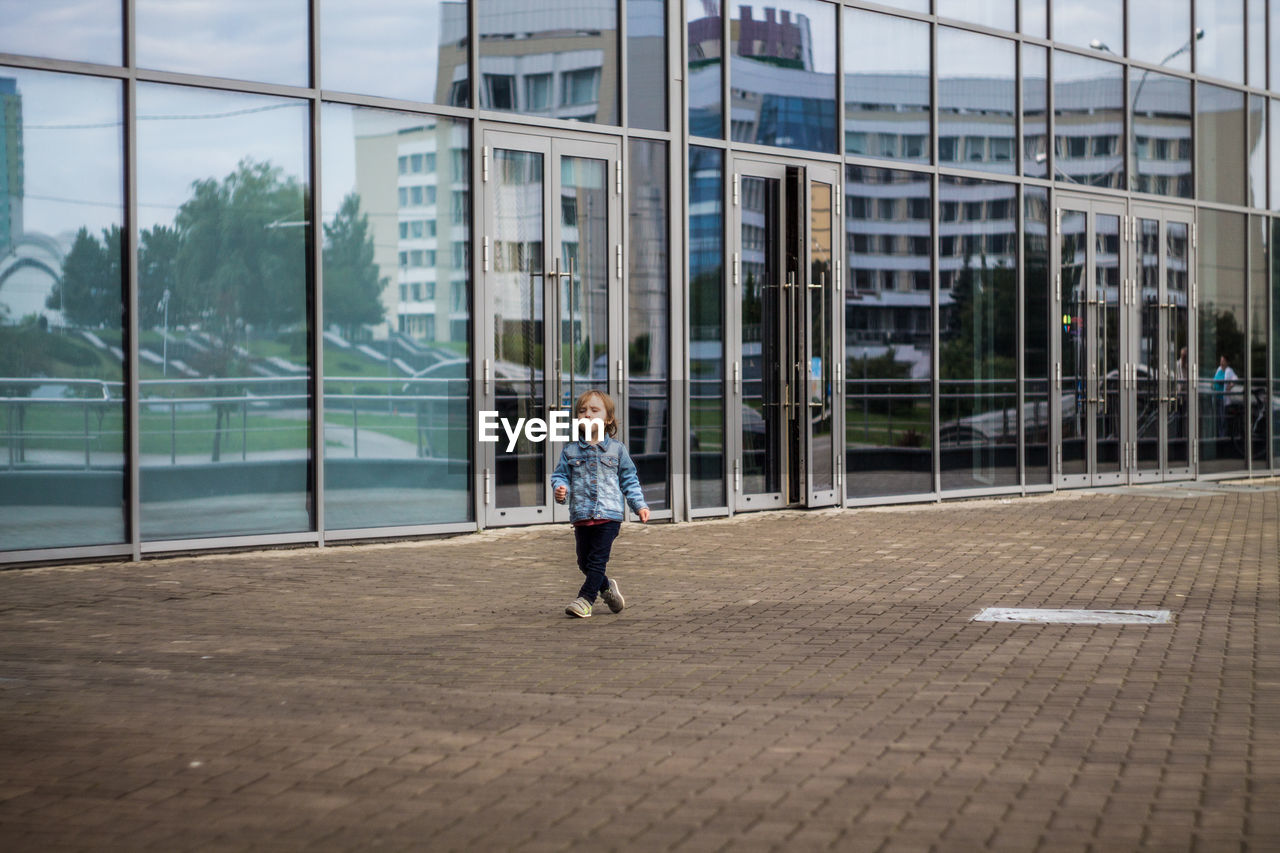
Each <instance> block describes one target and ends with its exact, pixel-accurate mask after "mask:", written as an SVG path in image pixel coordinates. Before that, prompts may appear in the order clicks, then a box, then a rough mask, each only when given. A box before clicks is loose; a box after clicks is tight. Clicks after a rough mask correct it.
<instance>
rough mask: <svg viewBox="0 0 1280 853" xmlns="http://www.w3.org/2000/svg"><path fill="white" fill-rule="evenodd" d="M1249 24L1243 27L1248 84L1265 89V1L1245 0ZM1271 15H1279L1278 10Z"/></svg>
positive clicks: (1279, 11)
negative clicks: (1246, 53)
mask: <svg viewBox="0 0 1280 853" xmlns="http://www.w3.org/2000/svg"><path fill="white" fill-rule="evenodd" d="M1247 3H1248V4H1249V5H1248V8H1247V9H1246V12H1247V13H1248V15H1249V24H1248V26H1246V27H1245V34H1246V35H1245V37H1246V38H1247V39H1248V44H1247V45H1246V48H1247V49H1248V51H1249V57H1248V60H1249V73H1248V75H1247V76H1248V80H1247V82H1248V84H1249V85H1250V86H1255V87H1257V88H1259V89H1265V88H1266V87H1267V0H1247ZM1273 14H1280V10H1277V12H1275V13H1273Z"/></svg>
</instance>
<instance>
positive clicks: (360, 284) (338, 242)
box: [324, 193, 390, 339]
mask: <svg viewBox="0 0 1280 853" xmlns="http://www.w3.org/2000/svg"><path fill="white" fill-rule="evenodd" d="M389 283H390V280H389V279H388V278H386V277H385V276H383V277H379V276H378V266H377V264H375V263H374V262H373V233H372V232H371V231H370V230H369V215H368V214H367V213H361V212H360V196H359V195H357V194H356V193H349V194H348V195H347V196H346V198H344V199H343V200H342V206H341V207H340V208H339V209H338V215H337V216H335V217H334V219H333V222H332V223H330V224H328V225H326V226H324V325H325V328H329V327H331V326H338V327H339V328H340V329H342V334H343V336H344V337H346V338H348V339H355V338H358V337H360V336H361V335H359V334H358V332H359V331H360V328H359V327H361V326H372V325H376V324H378V323H381V322H382V320H383V317H384V316H385V314H386V309H385V308H384V307H383V305H382V300H381V296H382V291H383V289H384V288H386V286H387V285H388V284H389Z"/></svg>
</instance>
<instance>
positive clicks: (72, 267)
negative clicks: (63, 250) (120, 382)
mask: <svg viewBox="0 0 1280 853" xmlns="http://www.w3.org/2000/svg"><path fill="white" fill-rule="evenodd" d="M120 272H121V269H120V227H119V226H118V225H113V226H111V227H110V228H107V229H104V230H103V232H102V239H101V240H99V239H98V238H97V237H94V236H93V235H92V234H90V233H89V229H87V228H81V229H80V230H79V231H78V232H76V237H75V240H74V241H73V242H72V244H71V250H70V251H69V252H67V257H66V259H65V260H64V261H63V262H62V277H61V278H60V279H58V281H57V282H55V283H54V285H53V289H52V291H51V292H50V293H49V297H48V299H47V300H46V301H45V307H46V308H48V309H50V310H52V311H59V312H61V313H62V316H63V321H64V322H65V323H67V324H68V325H71V326H78V327H80V328H85V329H101V328H108V329H118V328H120V325H121V321H122V317H121V314H122V305H123V302H124V300H123V299H121V292H122V287H123V280H122V279H121V277H120Z"/></svg>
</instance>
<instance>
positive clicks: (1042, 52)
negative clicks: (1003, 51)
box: [1022, 44, 1049, 178]
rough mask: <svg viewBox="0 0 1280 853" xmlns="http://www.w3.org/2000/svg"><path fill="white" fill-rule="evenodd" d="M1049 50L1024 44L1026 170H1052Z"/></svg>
mask: <svg viewBox="0 0 1280 853" xmlns="http://www.w3.org/2000/svg"><path fill="white" fill-rule="evenodd" d="M1048 89H1049V51H1048V50H1046V49H1045V48H1043V47H1039V46H1037V45H1034V44H1026V45H1023V46H1022V174H1024V175H1028V176H1030V177H1033V178H1044V177H1047V176H1048V174H1049V91H1048Z"/></svg>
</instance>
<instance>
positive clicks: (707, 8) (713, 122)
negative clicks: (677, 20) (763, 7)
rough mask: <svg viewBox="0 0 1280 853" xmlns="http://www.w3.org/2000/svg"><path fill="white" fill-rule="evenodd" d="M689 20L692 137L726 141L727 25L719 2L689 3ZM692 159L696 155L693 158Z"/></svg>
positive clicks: (687, 7)
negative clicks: (723, 88)
mask: <svg viewBox="0 0 1280 853" xmlns="http://www.w3.org/2000/svg"><path fill="white" fill-rule="evenodd" d="M685 12H686V14H687V16H688V18H687V24H688V35H689V58H688V67H687V68H686V76H687V78H688V99H689V135H690V136H706V137H710V138H712V139H723V138H724V126H723V124H722V121H723V115H722V112H721V110H722V102H723V100H724V96H723V94H722V93H721V89H720V86H721V83H722V82H723V81H722V80H721V78H720V75H721V73H722V71H721V69H722V67H723V63H724V33H723V31H722V30H723V26H724V23H723V21H722V19H721V17H720V3H719V0H707V2H699V3H686V4H685ZM690 156H691V157H692V154H691V155H690Z"/></svg>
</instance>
